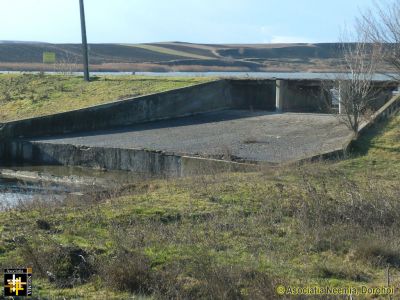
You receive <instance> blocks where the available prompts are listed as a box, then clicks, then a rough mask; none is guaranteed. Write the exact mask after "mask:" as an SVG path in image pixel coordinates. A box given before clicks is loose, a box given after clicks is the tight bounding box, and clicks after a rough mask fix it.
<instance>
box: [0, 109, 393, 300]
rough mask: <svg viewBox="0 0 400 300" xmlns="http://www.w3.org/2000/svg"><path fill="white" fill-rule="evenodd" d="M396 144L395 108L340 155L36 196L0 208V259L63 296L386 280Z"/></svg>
mask: <svg viewBox="0 0 400 300" xmlns="http://www.w3.org/2000/svg"><path fill="white" fill-rule="evenodd" d="M399 149H400V116H397V117H396V118H395V119H393V120H392V121H391V122H389V123H387V124H379V125H378V126H376V127H375V128H374V129H373V130H371V131H370V134H369V135H366V136H364V137H363V138H362V139H361V140H360V141H359V142H358V143H357V144H356V145H355V146H354V149H353V151H354V152H353V155H352V157H350V158H348V159H347V160H344V161H339V162H317V163H308V164H303V165H301V166H300V165H299V166H288V167H282V168H278V169H268V168H266V169H265V170H263V171H262V172H259V173H247V174H235V173H231V174H224V175H217V174H215V175H209V176H201V177H197V178H192V179H191V178H184V179H174V180H151V181H145V182H141V183H137V184H132V185H129V186H126V187H124V188H123V189H121V190H118V191H114V193H113V194H112V195H109V196H103V197H95V196H92V197H89V196H88V197H87V199H86V201H85V202H82V201H76V200H74V199H73V198H70V199H67V200H65V201H63V202H61V203H60V202H57V201H54V202H46V203H44V202H42V201H40V199H38V200H36V201H33V202H31V203H26V204H24V205H23V206H21V207H19V208H18V209H14V210H10V211H7V212H2V213H0V236H1V238H0V268H3V267H6V266H7V267H10V266H16V265H23V266H25V265H31V266H33V268H34V273H35V276H34V294H35V295H42V296H45V297H53V296H54V297H55V296H63V297H66V298H73V297H92V298H113V297H114V298H128V297H129V296H130V295H133V294H134V295H142V297H143V298H144V299H147V298H149V299H151V298H178V299H275V298H280V299H283V298H284V297H278V296H277V295H276V293H275V287H276V286H277V285H278V284H283V285H289V284H291V285H295V286H305V285H313V284H318V285H323V286H326V285H329V286H333V287H348V286H355V287H361V286H368V287H376V286H381V285H385V284H386V281H387V268H388V267H390V272H389V273H390V279H391V282H392V284H393V285H395V286H398V284H400V280H399V278H400V277H399V275H400V273H399V268H400V236H399V234H398V232H399V230H400V201H399V199H400V189H399V185H398V179H399V178H400V150H399ZM399 295H400V292H399V291H398V290H396V295H395V296H394V298H393V299H396V298H397V297H399ZM362 298H363V297H361V299H362ZM366 298H371V299H372V298H374V297H373V296H366ZM377 298H379V297H377ZM382 298H383V297H382ZM291 299H293V298H291ZM385 299H387V297H386V298H385Z"/></svg>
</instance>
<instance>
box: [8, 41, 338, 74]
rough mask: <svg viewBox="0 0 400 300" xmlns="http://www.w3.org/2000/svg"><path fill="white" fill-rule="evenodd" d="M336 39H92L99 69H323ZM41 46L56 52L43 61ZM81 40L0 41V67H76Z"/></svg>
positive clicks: (333, 59) (331, 60) (331, 59)
mask: <svg viewBox="0 0 400 300" xmlns="http://www.w3.org/2000/svg"><path fill="white" fill-rule="evenodd" d="M337 49H338V44H334V43H332V44H246V45H245V44H243V45H237V44H236V45H235V44H232V45H228V44H226V45H223V44H220V45H215V44H212V45H211V44H190V43H182V42H168V43H150V44H90V45H89V52H90V64H91V68H92V70H98V71H288V70H289V71H313V70H314V71H325V70H334V68H335V65H337V56H338V51H337ZM43 52H54V53H55V54H56V63H55V64H48V65H44V64H42V55H43ZM81 62H82V60H81V45H80V44H49V43H35V42H8V41H3V42H1V43H0V70H3V71H4V70H20V71H29V70H34V71H40V70H49V71H54V70H56V71H57V70H58V71H63V70H64V69H65V70H67V71H73V70H79V64H81Z"/></svg>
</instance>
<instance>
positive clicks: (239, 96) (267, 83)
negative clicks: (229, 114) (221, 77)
mask: <svg viewBox="0 0 400 300" xmlns="http://www.w3.org/2000/svg"><path fill="white" fill-rule="evenodd" d="M275 86H276V83H275V80H254V79H253V80H250V79H248V80H231V97H232V103H233V105H234V107H236V108H241V109H262V110H271V111H273V110H275V93H276V88H275Z"/></svg>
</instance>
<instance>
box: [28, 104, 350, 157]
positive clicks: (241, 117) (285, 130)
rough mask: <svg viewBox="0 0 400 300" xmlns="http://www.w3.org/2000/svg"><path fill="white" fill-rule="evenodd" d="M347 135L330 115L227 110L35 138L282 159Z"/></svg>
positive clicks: (330, 144) (328, 147)
mask: <svg viewBox="0 0 400 300" xmlns="http://www.w3.org/2000/svg"><path fill="white" fill-rule="evenodd" d="M349 134H350V131H349V130H348V129H347V128H346V126H344V125H343V124H340V123H339V122H338V120H337V118H335V117H334V116H331V115H323V114H307V113H283V114H277V113H271V112H264V111H253V112H250V111H245V110H226V111H221V112H212V113H206V114H201V115H196V116H190V117H184V118H178V119H172V120H164V121H157V122H151V123H145V124H138V125H134V126H130V127H125V128H120V129H114V130H107V131H93V132H87V133H82V134H79V135H64V136H57V137H50V138H45V139H40V140H38V139H36V140H35V141H43V142H46V143H57V144H73V145H81V146H88V147H90V146H96V147H111V148H134V149H149V150H160V151H165V152H171V153H175V154H186V155H191V156H202V157H214V158H225V159H229V157H231V158H234V159H238V160H240V159H242V160H246V161H247V160H249V161H250V160H252V161H267V162H285V161H291V160H296V159H300V158H304V157H307V156H311V155H313V154H315V153H316V152H320V151H329V150H333V149H335V148H337V147H338V146H340V145H341V144H342V143H343V142H344V141H345V139H346V137H347V136H348V135H349Z"/></svg>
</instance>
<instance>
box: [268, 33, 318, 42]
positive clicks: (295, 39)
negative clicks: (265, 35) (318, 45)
mask: <svg viewBox="0 0 400 300" xmlns="http://www.w3.org/2000/svg"><path fill="white" fill-rule="evenodd" d="M271 43H273V44H288V43H313V41H312V40H311V39H309V38H305V37H300V36H284V35H274V36H272V37H271Z"/></svg>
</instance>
